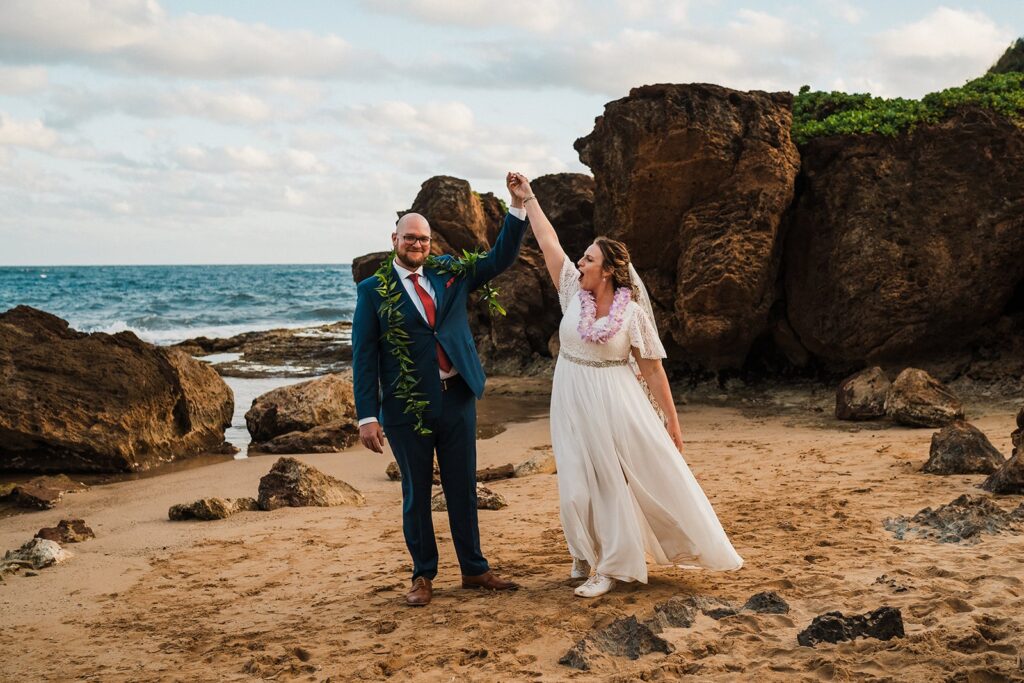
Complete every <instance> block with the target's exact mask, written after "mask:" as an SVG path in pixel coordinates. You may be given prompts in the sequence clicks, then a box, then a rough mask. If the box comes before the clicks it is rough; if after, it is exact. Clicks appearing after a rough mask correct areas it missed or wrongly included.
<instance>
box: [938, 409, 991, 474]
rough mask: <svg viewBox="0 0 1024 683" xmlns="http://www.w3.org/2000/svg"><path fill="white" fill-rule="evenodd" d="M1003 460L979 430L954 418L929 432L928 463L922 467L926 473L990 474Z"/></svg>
mask: <svg viewBox="0 0 1024 683" xmlns="http://www.w3.org/2000/svg"><path fill="white" fill-rule="evenodd" d="M1004 462H1005V458H1003V455H1002V454H1001V453H1000V452H999V451H998V450H996V447H995V446H993V445H992V442H991V441H989V440H988V437H986V436H985V434H984V433H983V432H982V431H981V430H980V429H978V428H977V427H975V426H974V425H972V424H970V423H969V422H963V421H962V420H957V421H956V422H951V423H949V424H948V425H946V426H945V427H943V428H942V429H941V430H940V431H938V432H936V433H935V434H933V435H932V446H931V452H930V454H929V456H928V462H926V463H925V464H924V467H922V468H921V469H922V471H923V472H928V473H929V474H992V473H993V472H995V471H996V470H997V469H999V468H1000V467H1001V466H1002V464H1003V463H1004Z"/></svg>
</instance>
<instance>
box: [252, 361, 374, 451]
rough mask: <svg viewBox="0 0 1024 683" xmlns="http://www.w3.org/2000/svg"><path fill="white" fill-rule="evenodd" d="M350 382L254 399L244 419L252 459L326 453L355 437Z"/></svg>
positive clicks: (328, 378)
mask: <svg viewBox="0 0 1024 683" xmlns="http://www.w3.org/2000/svg"><path fill="white" fill-rule="evenodd" d="M357 424H358V419H357V417H356V408H355V399H354V397H353V394H352V382H351V381H350V380H348V379H345V378H344V377H343V376H341V375H338V374H334V375H324V376H323V377H318V378H316V379H312V380H308V381H306V382H300V383H298V384H292V385H289V386H285V387H280V388H277V389H274V390H273V391H269V392H267V393H265V394H263V395H262V396H259V397H257V398H256V399H254V400H253V402H252V407H251V408H250V409H249V411H248V412H247V413H246V414H245V425H246V427H247V428H248V429H249V434H250V436H251V437H252V443H250V444H249V451H250V452H252V453H332V452H335V451H340V450H344V449H346V448H348V447H349V446H351V445H352V443H353V442H355V440H356V439H357V438H358V437H359V427H358V426H357Z"/></svg>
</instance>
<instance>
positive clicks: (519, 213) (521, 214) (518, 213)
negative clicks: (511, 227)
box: [508, 206, 526, 221]
mask: <svg viewBox="0 0 1024 683" xmlns="http://www.w3.org/2000/svg"><path fill="white" fill-rule="evenodd" d="M508 212H509V213H510V214H512V215H513V216H515V217H516V218H518V219H519V220H521V221H525V220H526V209H524V208H521V207H517V206H510V207H508Z"/></svg>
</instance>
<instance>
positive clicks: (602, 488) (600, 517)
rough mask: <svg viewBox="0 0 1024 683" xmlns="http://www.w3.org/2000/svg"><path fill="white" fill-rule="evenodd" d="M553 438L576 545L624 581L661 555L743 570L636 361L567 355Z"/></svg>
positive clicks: (641, 574)
mask: <svg viewBox="0 0 1024 683" xmlns="http://www.w3.org/2000/svg"><path fill="white" fill-rule="evenodd" d="M551 440H552V446H553V450H554V453H555V460H556V463H557V465H558V490H559V495H560V512H561V519H562V528H563V529H564V530H565V539H566V542H567V543H568V546H569V552H570V553H572V555H573V557H577V558H580V559H585V560H587V561H588V562H589V563H590V565H591V566H592V567H594V568H595V569H596V571H598V572H600V573H601V574H604V575H606V576H610V577H613V578H615V579H618V580H620V581H640V582H643V583H646V582H647V561H646V557H647V556H649V557H650V558H651V559H652V560H653V561H654V562H655V563H657V564H677V565H681V566H685V567H703V568H707V569H717V570H726V569H738V568H739V567H741V566H742V564H743V560H742V559H741V558H740V556H739V555H738V554H737V553H736V551H735V550H734V549H733V547H732V544H731V543H730V542H729V539H728V537H727V536H726V535H725V531H724V530H723V529H722V525H721V524H720V523H719V521H718V517H717V516H716V515H715V511H714V509H712V507H711V503H709V502H708V499H707V497H706V496H705V495H704V491H703V490H701V487H700V485H699V484H698V483H697V480H696V479H695V478H694V476H693V474H692V473H691V472H690V468H689V467H687V465H686V462H685V461H684V460H683V457H682V456H681V455H680V453H679V451H678V450H676V447H675V445H674V444H673V443H672V438H671V437H670V436H669V435H668V432H667V431H666V429H665V427H664V425H663V424H662V422H661V420H660V419H659V418H658V415H657V413H656V412H655V410H654V407H653V406H652V405H651V402H650V400H649V399H648V398H647V394H646V393H645V392H644V389H643V387H642V386H641V384H640V383H639V382H638V381H637V379H636V377H635V376H634V375H633V372H632V370H631V369H630V368H629V366H628V365H616V366H608V367H591V366H588V365H581V364H579V363H576V362H573V361H571V360H568V359H567V358H565V357H560V358H559V359H558V363H557V366H556V368H555V376H554V383H553V386H552V391H551Z"/></svg>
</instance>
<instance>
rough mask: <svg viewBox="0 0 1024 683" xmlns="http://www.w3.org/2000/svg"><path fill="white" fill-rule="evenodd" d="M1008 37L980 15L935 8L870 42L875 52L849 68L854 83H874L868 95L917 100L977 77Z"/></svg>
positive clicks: (1008, 32) (996, 57) (992, 61)
mask: <svg viewBox="0 0 1024 683" xmlns="http://www.w3.org/2000/svg"><path fill="white" fill-rule="evenodd" d="M1013 38H1014V33H1013V31H1011V30H1009V29H1007V28H1004V27H1001V26H999V25H998V24H996V23H995V22H994V21H993V20H992V19H990V18H989V17H987V16H986V15H985V14H983V13H981V12H967V11H962V10H956V9H950V8H948V7H940V8H938V9H935V10H933V11H932V12H930V13H929V14H927V15H926V16H925V17H923V18H922V19H920V20H918V21H915V22H912V23H909V24H906V25H904V26H899V27H897V28H893V29H889V30H886V31H883V32H881V33H879V34H878V35H876V36H874V37H873V39H872V40H873V43H874V44H875V45H876V46H877V48H878V49H877V52H876V54H875V56H874V57H873V58H871V59H868V60H865V61H864V62H862V63H859V64H853V65H850V70H851V71H853V72H856V73H859V74H864V75H862V76H860V77H859V78H858V79H857V80H859V81H868V80H870V81H875V82H878V83H880V87H878V88H877V89H875V90H873V91H872V92H873V94H876V95H882V96H887V97H893V96H901V97H921V96H922V95H924V94H925V93H928V92H933V91H936V90H941V89H943V88H948V87H951V86H957V85H962V84H963V83H964V82H965V81H968V80H970V79H972V78H977V77H978V76H981V75H982V74H983V73H985V71H986V70H987V69H988V68H989V67H990V66H991V65H992V64H993V63H994V62H995V61H996V59H998V58H999V55H1000V54H1002V52H1003V50H1005V49H1006V46H1007V45H1009V44H1010V42H1011V40H1013Z"/></svg>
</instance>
